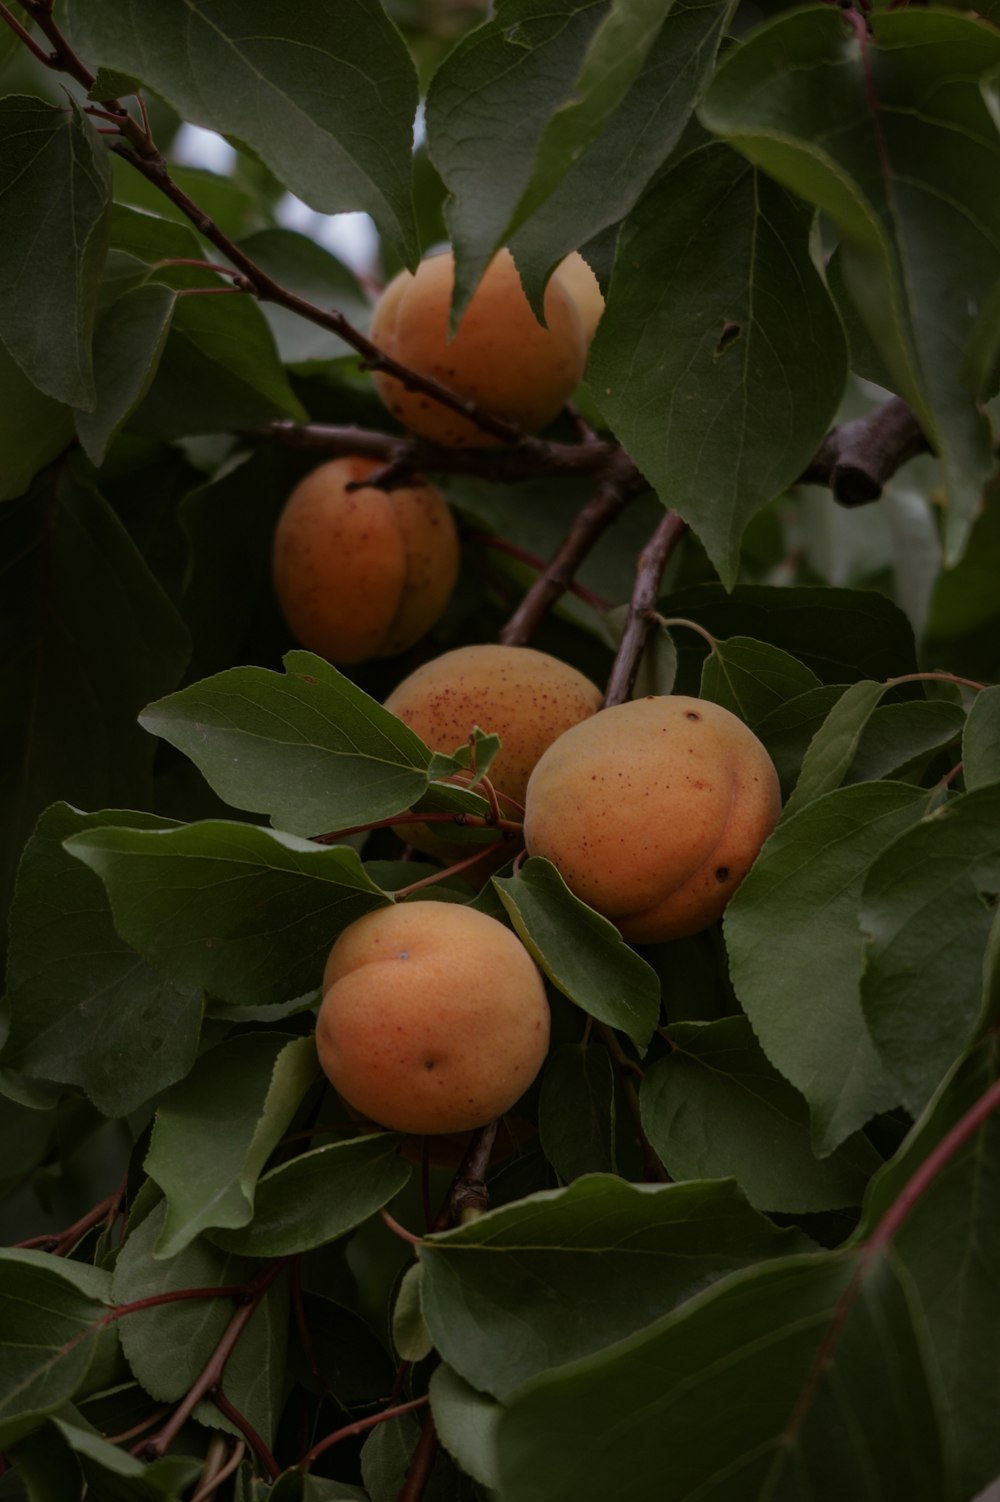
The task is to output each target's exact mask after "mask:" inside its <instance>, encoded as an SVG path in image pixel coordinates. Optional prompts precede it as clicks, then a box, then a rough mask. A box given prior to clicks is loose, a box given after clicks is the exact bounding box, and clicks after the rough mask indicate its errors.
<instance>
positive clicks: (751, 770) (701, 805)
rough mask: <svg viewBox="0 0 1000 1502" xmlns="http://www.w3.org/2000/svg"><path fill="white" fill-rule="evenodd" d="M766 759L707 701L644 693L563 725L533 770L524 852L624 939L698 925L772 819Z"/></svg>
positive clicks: (665, 935)
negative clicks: (541, 861)
mask: <svg viewBox="0 0 1000 1502" xmlns="http://www.w3.org/2000/svg"><path fill="white" fill-rule="evenodd" d="M780 812H781V794H780V791H779V788H778V777H777V773H776V772H775V770H774V764H773V762H772V761H771V758H770V756H769V755H768V753H767V751H766V750H765V748H764V746H763V745H762V744H761V742H760V741H759V740H758V739H757V737H756V736H755V735H754V733H753V731H752V730H750V729H748V727H747V726H746V725H744V723H743V721H742V720H740V719H737V717H736V716H735V715H734V714H730V712H729V710H727V709H723V708H722V707H721V706H720V705H718V704H712V703H710V702H709V701H708V700H705V699H690V698H686V697H684V696H682V695H679V694H677V695H672V694H671V695H664V696H650V697H649V698H646V699H637V700H635V701H634V702H633V703H631V704H621V705H618V706H616V707H615V708H612V709H605V710H602V712H601V713H600V714H599V715H595V716H594V717H593V718H592V719H590V720H586V721H585V722H584V723H583V724H581V725H577V726H575V727H574V728H573V729H571V730H568V731H567V732H566V733H565V735H562V736H560V738H559V740H557V741H556V742H555V743H554V744H553V745H552V746H550V747H549V749H548V751H546V753H545V755H544V756H543V757H542V758H541V759H540V761H539V763H538V765H537V767H536V768H535V770H534V772H533V773H532V775H531V780H530V782H529V784H528V793H527V800H526V815H525V826H524V836H525V844H526V846H527V848H528V853H529V854H530V855H542V856H545V857H546V859H548V860H550V861H552V863H553V864H554V865H555V866H557V867H558V869H559V871H560V873H561V875H562V878H563V880H564V881H565V882H566V884H567V886H568V887H569V888H570V889H571V890H572V891H573V892H575V893H576V895H577V896H578V897H580V898H582V899H583V901H584V902H586V903H589V904H590V906H591V907H593V908H596V909H597V911H598V912H599V913H603V914H604V916H605V917H607V918H610V919H611V920H612V922H614V923H615V924H616V925H617V927H618V929H619V930H620V932H621V934H622V937H623V938H625V939H627V940H628V941H629V942H630V943H639V944H653V943H658V942H660V941H661V940H663V939H676V938H681V937H683V936H684V935H686V934H693V933H698V932H699V931H700V930H701V929H703V928H707V927H708V925H709V924H710V923H713V922H714V921H715V919H716V918H718V917H719V916H720V914H721V913H722V910H723V908H724V907H725V905H726V903H727V902H728V901H729V899H730V897H731V896H732V895H733V893H734V892H735V890H736V888H737V887H738V885H739V883H740V882H741V881H742V879H743V877H744V876H745V875H746V873H747V871H748V870H749V869H750V866H751V865H752V863H753V861H754V860H755V859H756V856H757V853H758V851H759V850H760V847H761V845H763V843H764V841H765V840H766V839H767V837H768V835H769V834H770V833H771V830H772V829H773V828H774V826H775V824H776V823H777V821H778V815H779V814H780Z"/></svg>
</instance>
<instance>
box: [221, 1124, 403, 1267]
mask: <svg viewBox="0 0 1000 1502" xmlns="http://www.w3.org/2000/svg"><path fill="white" fill-rule="evenodd" d="M398 1147H399V1138H398V1137H397V1136H396V1134H395V1133H393V1132H388V1133H385V1132H383V1133H381V1134H380V1135H379V1136H376V1137H361V1138H359V1139H357V1140H356V1141H354V1142H336V1143H332V1144H330V1145H328V1146H326V1147H317V1148H315V1149H314V1150H313V1151H312V1152H308V1153H303V1154H301V1156H300V1157H298V1158H293V1159H292V1160H291V1162H290V1163H282V1164H280V1165H279V1166H278V1167H277V1168H273V1169H272V1170H271V1172H270V1173H268V1174H265V1175H264V1177H263V1178H262V1179H261V1180H260V1182H259V1184H258V1186H257V1198H256V1201H255V1207H254V1215H253V1220H252V1221H250V1222H243V1223H242V1228H241V1229H238V1230H226V1231H214V1232H213V1234H212V1240H213V1241H215V1242H216V1243H217V1244H218V1245H219V1246H221V1247H224V1248H225V1249H226V1250H227V1251H235V1252H241V1253H243V1254H244V1255H245V1256H248V1257H291V1256H295V1255H297V1254H298V1253H299V1252H308V1251H311V1250H312V1249H313V1247H317V1246H323V1245H325V1243H326V1242H328V1241H334V1240H336V1238H337V1237H338V1236H344V1235H346V1234H347V1232H348V1231H353V1230H354V1228H355V1226H359V1225H361V1224H362V1223H363V1222H364V1221H366V1220H368V1219H369V1218H370V1217H371V1216H372V1215H375V1214H376V1213H377V1212H378V1211H379V1210H381V1208H382V1206H383V1205H387V1204H388V1203H389V1201H390V1200H391V1199H392V1197H393V1196H394V1195H395V1194H397V1193H398V1192H399V1190H400V1189H402V1187H403V1185H404V1184H405V1183H407V1181H408V1180H409V1177H410V1169H409V1166H408V1165H407V1164H406V1163H404V1162H403V1160H402V1159H401V1158H400V1157H399V1154H398V1151H397V1149H398Z"/></svg>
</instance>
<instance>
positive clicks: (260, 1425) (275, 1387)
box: [194, 1278, 290, 1446]
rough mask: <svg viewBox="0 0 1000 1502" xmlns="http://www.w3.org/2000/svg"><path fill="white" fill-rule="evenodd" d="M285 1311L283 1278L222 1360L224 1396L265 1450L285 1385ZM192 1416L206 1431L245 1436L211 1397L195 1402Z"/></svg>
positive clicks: (276, 1420)
mask: <svg viewBox="0 0 1000 1502" xmlns="http://www.w3.org/2000/svg"><path fill="white" fill-rule="evenodd" d="M289 1313H290V1310H289V1297H288V1285H287V1281H286V1280H285V1279H284V1278H281V1279H279V1280H278V1282H277V1283H275V1284H273V1285H272V1287H270V1288H269V1289H268V1291H267V1293H266V1294H265V1296H264V1298H263V1299H262V1300H261V1302H260V1303H259V1304H258V1306H257V1308H256V1309H255V1310H254V1312H253V1314H252V1315H251V1317H250V1322H249V1324H248V1325H247V1327H246V1329H245V1330H244V1331H243V1334H242V1335H241V1336H240V1338H239V1340H238V1341H237V1343H236V1347H235V1349H234V1351H233V1353H232V1355H231V1356H230V1358H229V1360H228V1361H227V1362H226V1378H225V1381H226V1397H227V1398H228V1399H229V1401H230V1402H231V1403H232V1405H233V1407H234V1408H235V1409H236V1411H237V1412H238V1413H239V1414H241V1415H242V1416H243V1417H244V1418H245V1419H246V1420H247V1422H248V1423H249V1424H251V1425H252V1426H253V1428H254V1429H255V1430H256V1431H257V1433H258V1434H259V1435H260V1437H261V1438H262V1439H263V1441H264V1443H265V1444H266V1445H268V1446H270V1445H273V1444H274V1440H275V1432H276V1430H277V1427H278V1420H279V1418H280V1416H281V1409H282V1405H283V1403H284V1400H285V1396H286V1392H287V1386H288V1325H289ZM194 1417H195V1418H196V1420H197V1421H198V1423H200V1424H204V1425H205V1426H206V1427H208V1428H212V1429H223V1430H225V1431H226V1432H227V1433H229V1434H233V1435H236V1436H239V1435H241V1434H242V1433H243V1431H242V1429H240V1427H239V1426H238V1425H237V1424H235V1423H234V1422H233V1421H232V1420H231V1419H229V1418H228V1417H226V1416H223V1415H222V1414H221V1413H220V1412H219V1410H218V1408H217V1407H216V1406H215V1404H214V1403H213V1402H212V1401H211V1399H209V1398H205V1399H203V1400H202V1401H201V1402H200V1403H199V1404H198V1406H197V1408H196V1409H195V1411H194Z"/></svg>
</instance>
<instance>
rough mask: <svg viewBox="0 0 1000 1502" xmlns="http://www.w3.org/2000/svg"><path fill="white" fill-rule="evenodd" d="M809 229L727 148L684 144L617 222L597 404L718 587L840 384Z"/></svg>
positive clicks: (837, 348)
mask: <svg viewBox="0 0 1000 1502" xmlns="http://www.w3.org/2000/svg"><path fill="white" fill-rule="evenodd" d="M810 224H811V216H810V215H809V214H808V213H807V212H806V211H805V210H804V208H803V207H802V205H801V204H800V203H798V202H797V201H795V200H793V199H792V198H791V197H789V196H788V195H787V194H786V193H785V191H784V190H783V189H782V188H779V187H778V186H777V185H776V184H775V183H773V182H771V181H770V180H768V179H766V178H764V177H763V176H761V175H760V174H758V173H757V172H756V171H755V170H754V169H753V168H751V167H748V166H747V164H746V162H744V161H742V160H741V159H740V158H739V157H738V156H737V155H736V154H735V153H734V152H731V151H729V150H728V149H726V148H724V147H721V146H719V145H715V144H712V145H709V146H705V147H702V148H700V149H699V150H696V151H694V152H692V153H690V155H688V156H686V157H684V158H683V159H682V160H681V161H680V163H679V164H678V165H677V166H676V167H673V168H672V169H670V170H668V171H667V172H666V173H665V174H664V175H663V176H662V177H661V178H659V179H658V181H657V183H656V185H655V187H654V188H653V189H651V191H650V192H649V193H648V194H647V195H646V197H645V198H644V199H643V200H642V202H641V203H640V204H639V206H638V208H637V209H636V210H635V212H634V213H633V214H632V215H631V217H630V218H629V219H628V220H627V221H626V223H625V225H624V226H623V229H622V233H621V238H620V241H619V250H618V259H617V261H616V262H615V273H614V276H613V277H612V280H611V286H610V289H609V293H608V304H607V311H606V313H605V316H604V318H603V319H602V320H601V323H600V326H599V327H598V330H597V334H596V337H595V339H594V345H593V348H592V351H591V357H590V364H589V367H588V379H589V381H590V385H591V388H592V390H593V392H594V396H595V398H596V400H597V402H598V404H599V406H600V409H601V411H602V413H603V414H604V416H605V418H606V419H607V421H608V422H609V423H610V424H611V426H612V427H613V429H614V431H615V434H616V436H617V437H618V438H619V439H620V440H621V442H622V443H623V444H624V445H625V447H626V448H627V449H628V451H629V453H630V454H631V455H632V457H633V458H634V459H635V461H636V463H637V464H638V465H639V467H640V468H641V469H642V472H643V474H644V475H646V477H647V478H648V479H649V481H650V483H651V484H652V485H653V487H654V488H655V490H656V492H657V494H658V495H659V497H660V499H661V500H662V501H663V503H664V505H666V506H670V507H672V508H673V509H674V510H676V511H679V512H680V514H681V515H682V516H683V517H684V518H685V520H686V521H689V522H690V523H691V525H692V527H693V528H694V530H695V531H696V532H697V533H698V536H699V537H700V539H701V541H702V542H703V543H704V545H705V548H706V550H707V551H708V553H709V556H710V557H711V559H712V562H713V563H714V564H715V566H716V568H717V569H718V570H719V572H720V574H721V576H722V578H723V581H724V582H725V583H726V584H728V585H730V586H731V585H732V584H733V583H734V582H735V577H736V568H737V563H738V559H739V550H740V540H741V538H742V535H743V529H744V527H745V526H746V523H747V522H748V521H749V519H750V517H751V516H753V514H754V513H755V512H756V511H758V510H759V509H760V508H761V507H762V506H763V505H764V504H765V503H766V502H767V501H769V500H771V499H772V497H773V496H775V495H777V494H779V492H780V491H781V490H783V489H784V487H785V486H786V485H788V484H790V483H791V482H792V481H793V480H794V479H795V478H796V477H797V476H798V475H799V474H800V473H801V472H802V470H803V469H804V468H805V467H806V465H807V464H808V463H809V461H810V459H811V458H812V457H813V454H814V453H815V451H816V449H817V447H818V445H819V443H820V441H821V439H822V438H823V435H824V433H825V432H826V430H827V428H828V427H829V425H830V422H831V421H832V418H833V415H834V412H835V411H836V408H837V404H838V402H839V400H840V396H841V392H842V390H843V386H844V381H845V379H846V374H847V363H846V351H845V347H844V339H843V333H842V331H841V326H840V321H839V319H838V318H837V315H836V312H835V311H834V308H833V304H832V302H831V301H830V298H829V294H828V293H827V291H826V288H825V287H824V285H823V283H822V282H821V280H820V278H819V275H818V273H817V272H816V269H815V267H814V266H813V264H812V261H811V259H810V256H809V232H810Z"/></svg>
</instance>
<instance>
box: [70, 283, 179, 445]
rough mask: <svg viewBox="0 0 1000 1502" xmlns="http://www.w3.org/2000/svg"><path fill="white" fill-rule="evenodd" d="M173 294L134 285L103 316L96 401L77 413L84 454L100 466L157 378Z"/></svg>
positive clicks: (98, 341) (97, 355)
mask: <svg viewBox="0 0 1000 1502" xmlns="http://www.w3.org/2000/svg"><path fill="white" fill-rule="evenodd" d="M175 298H176V294H175V293H174V292H172V291H171V290H170V289H169V288H168V287H161V286H158V285H157V284H156V283H150V284H148V285H146V286H141V287H135V288H133V289H132V290H131V291H129V292H126V293H125V294H124V295H123V296H122V297H120V298H119V299H118V301H117V302H115V303H113V304H112V306H111V307H110V308H109V309H108V311H107V312H106V313H105V314H104V317H103V318H102V319H101V321H100V324H99V325H98V328H97V333H96V336H95V338H94V379H95V382H96V390H97V399H96V404H95V406H94V408H93V410H92V411H89V412H82V411H81V412H77V414H76V431H77V434H78V435H79V438H80V442H81V443H82V444H83V448H84V451H85V453H86V455H87V457H88V459H90V460H91V461H92V463H94V464H101V463H102V462H103V460H104V456H105V454H106V453H107V451H108V445H109V444H110V443H111V440H112V439H113V438H114V437H115V435H116V434H117V433H118V431H119V430H120V428H121V427H122V424H123V423H124V422H125V420H126V419H127V417H128V416H129V413H130V412H132V411H133V409H134V408H135V407H136V406H137V405H138V403H139V402H140V401H141V400H142V398H143V397H144V396H145V394H146V392H147V391H148V390H149V387H150V385H151V383H152V381H153V377H154V376H155V374H156V369H157V366H158V365H159V362H160V357H161V355H162V354H163V349H164V346H165V344H166V340H167V334H168V332H169V329H170V319H171V315H172V313H173V310H174V302H175Z"/></svg>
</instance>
